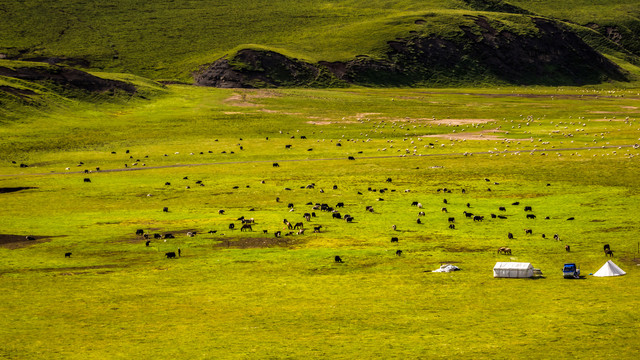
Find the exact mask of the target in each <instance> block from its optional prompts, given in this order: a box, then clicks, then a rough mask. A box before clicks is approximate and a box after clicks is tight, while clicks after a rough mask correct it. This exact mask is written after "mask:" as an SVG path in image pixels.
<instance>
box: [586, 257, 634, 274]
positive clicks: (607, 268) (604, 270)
mask: <svg viewBox="0 0 640 360" xmlns="http://www.w3.org/2000/svg"><path fill="white" fill-rule="evenodd" d="M624 274H626V272H624V271H623V270H622V269H620V268H619V267H618V265H616V264H614V263H613V261H611V260H609V261H607V262H606V263H604V265H602V267H601V268H600V270H598V271H596V273H595V274H593V276H598V277H603V276H621V275H624Z"/></svg>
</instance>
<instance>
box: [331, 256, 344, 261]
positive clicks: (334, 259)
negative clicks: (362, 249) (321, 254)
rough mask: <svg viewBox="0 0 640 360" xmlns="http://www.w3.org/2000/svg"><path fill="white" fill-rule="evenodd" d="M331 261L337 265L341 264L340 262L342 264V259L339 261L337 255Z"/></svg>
mask: <svg viewBox="0 0 640 360" xmlns="http://www.w3.org/2000/svg"><path fill="white" fill-rule="evenodd" d="M333 261H335V262H337V263H342V262H344V261H342V259H341V258H340V256H338V255H336V256H335V257H334V258H333Z"/></svg>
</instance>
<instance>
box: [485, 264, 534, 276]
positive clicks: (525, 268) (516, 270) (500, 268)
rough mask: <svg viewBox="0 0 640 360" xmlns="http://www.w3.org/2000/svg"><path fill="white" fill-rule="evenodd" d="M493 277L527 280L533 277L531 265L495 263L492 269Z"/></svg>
mask: <svg viewBox="0 0 640 360" xmlns="http://www.w3.org/2000/svg"><path fill="white" fill-rule="evenodd" d="M493 277H500V278H528V277H533V265H531V263H521V262H497V263H496V266H494V267H493Z"/></svg>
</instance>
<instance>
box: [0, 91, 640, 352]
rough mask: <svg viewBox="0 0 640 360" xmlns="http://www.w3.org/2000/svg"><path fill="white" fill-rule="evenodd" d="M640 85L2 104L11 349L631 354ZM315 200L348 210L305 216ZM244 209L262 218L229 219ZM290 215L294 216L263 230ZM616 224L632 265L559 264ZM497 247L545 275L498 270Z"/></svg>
mask: <svg viewBox="0 0 640 360" xmlns="http://www.w3.org/2000/svg"><path fill="white" fill-rule="evenodd" d="M639 100H640V95H639V94H638V93H637V90H629V89H627V90H613V89H607V90H597V89H586V88H584V89H570V88H557V89H555V88H554V89H550V88H504V89H452V90H447V89H438V90H430V89H406V90H399V89H393V90H392V89H378V90H373V89H359V88H351V89H341V90H293V89H291V90H223V89H208V88H199V87H190V86H179V85H172V86H168V87H166V88H164V89H155V90H154V92H153V95H152V96H149V97H148V98H147V99H141V98H134V99H131V101H130V102H128V103H121V102H113V103H103V102H101V103H97V102H90V101H89V102H87V101H78V102H76V103H73V104H67V105H65V106H61V107H59V108H56V109H52V110H51V111H50V113H49V114H44V115H43V114H35V115H29V116H26V117H25V118H23V119H21V120H20V121H10V122H5V124H4V125H3V127H2V128H0V139H1V140H0V158H2V159H3V161H2V163H1V164H0V188H2V189H6V188H14V187H25V188H30V189H24V190H22V191H15V192H7V193H0V198H1V199H2V208H1V209H0V234H5V235H6V234H11V235H20V236H26V235H33V236H36V237H37V238H38V240H36V241H32V242H14V243H6V244H3V245H2V246H1V247H0V285H1V286H2V288H3V291H2V292H1V293H0V313H2V314H3V316H2V317H0V336H1V337H2V339H3V342H2V345H0V357H2V358H8V359H14V358H16V359H17V358H29V359H38V358H47V359H55V358H66V359H72V358H78V359H105V358H131V357H132V356H136V355H137V356H140V357H143V358H169V357H171V358H202V359H207V358H451V357H462V358H492V359H495V358H552V357H553V358H558V357H561V358H611V357H615V358H620V359H635V358H637V356H638V354H639V351H640V343H639V342H638V340H637V335H638V333H639V332H640V326H639V325H638V323H639V322H638V320H640V319H639V316H638V312H637V308H638V306H639V305H640V300H638V299H639V296H638V295H639V292H638V285H639V284H640V280H638V279H639V278H640V277H639V275H640V272H639V271H638V266H637V265H638V263H639V261H638V258H640V255H639V254H638V235H639V232H638V230H637V229H638V219H637V217H636V216H635V215H636V214H637V213H638V212H639V210H640V206H639V205H638V204H640V202H639V201H638V200H639V199H638V196H639V195H640V194H639V193H638V189H639V188H640V176H639V175H640V174H639V173H638V172H639V170H638V169H639V167H638V161H639V159H640V158H639V157H638V155H639V150H638V149H636V148H634V147H633V146H631V145H634V144H635V143H636V142H638V138H640V126H639V123H638V121H637V116H638V112H639V111H640V110H639V108H638V103H639ZM302 136H305V137H306V139H303V138H302ZM338 144H340V145H341V146H338ZM285 145H291V148H290V149H287V148H286V147H285ZM127 150H129V152H128V153H127V152H126V151H127ZM113 152H115V153H113ZM349 156H353V157H354V158H355V160H348V157H349ZM11 161H15V162H16V163H15V164H14V163H12V162H11ZM274 162H277V163H279V165H280V166H279V167H274V166H273V163H274ZM21 163H23V164H26V165H28V167H26V168H24V167H23V168H20V167H19V164H21ZM136 163H137V165H134V164H136ZM125 164H126V167H125ZM98 167H99V168H100V171H95V169H96V168H98ZM67 168H68V170H66V169H67ZM85 169H86V170H90V171H91V172H90V173H88V174H86V173H84V170H85ZM185 177H187V178H186V179H185ZM84 178H90V179H91V182H90V183H86V182H84V181H83V179H84ZM388 178H391V182H387V179H388ZM197 180H201V181H202V183H203V184H204V186H199V185H198V184H197V183H196V181H197ZM167 182H168V183H170V185H165V183H167ZM310 184H314V185H315V186H314V187H313V188H307V186H308V185H310ZM334 186H335V187H336V188H335V189H334ZM187 187H189V188H187ZM236 187H237V188H236ZM369 188H371V190H369ZM443 188H447V189H450V190H451V193H444V192H443V191H442V190H440V191H439V189H443ZM374 189H375V191H373V190H374ZM381 189H382V190H384V191H383V192H381V191H380V190H381ZM462 189H465V193H462ZM277 198H278V199H279V201H276V199H277ZM445 199H446V200H447V204H444V200H445ZM413 201H419V202H421V203H422V204H423V208H422V209H421V210H422V211H424V212H425V216H422V217H420V219H421V221H422V224H418V223H417V221H416V220H417V219H418V218H419V217H418V212H419V211H420V209H418V208H416V207H412V206H411V203H412V202H413ZM309 202H311V203H314V204H315V203H327V204H329V205H331V206H333V205H335V204H337V203H338V202H344V204H345V207H344V208H340V209H339V211H340V213H342V214H343V215H344V214H350V215H352V216H353V217H354V222H353V223H347V222H345V221H344V220H337V219H332V217H331V215H330V214H329V213H326V212H322V211H319V210H315V213H316V214H317V217H314V218H312V220H311V221H310V222H306V221H304V219H303V218H302V214H303V213H305V212H311V211H314V210H312V208H311V207H312V206H311V205H307V204H308V203H309ZM514 202H519V203H520V205H512V204H513V203H514ZM289 203H292V204H294V208H293V211H290V209H289V208H288V206H287V205H288V204H289ZM467 203H468V204H469V205H470V207H467V205H466V204H467ZM367 205H371V206H373V208H374V210H375V211H374V212H373V213H371V212H368V211H366V210H365V207H366V206H367ZM165 206H166V207H168V208H169V212H163V211H162V208H163V207H165ZM500 206H505V207H506V211H504V212H500V211H499V210H498V208H499V207H500ZM524 206H532V207H533V213H534V214H536V215H537V218H536V219H534V220H532V219H526V218H525V212H524V209H523V208H524ZM442 207H447V209H448V213H443V212H442V211H441V208H442ZM220 209H224V210H225V214H224V215H221V214H219V213H218V210H220ZM252 210H253V211H252ZM463 211H470V212H473V213H475V214H479V215H484V216H485V220H484V221H482V222H474V221H472V220H470V219H466V218H465V217H464V215H463ZM492 213H493V214H498V215H505V216H507V219H493V218H491V216H490V214H492ZM240 216H246V217H247V218H255V220H256V224H255V225H254V226H253V230H254V231H253V232H240V231H239V230H237V229H236V230H229V229H228V225H229V224H230V223H234V224H235V225H236V227H239V224H240V222H239V221H237V218H238V217H240ZM448 217H455V224H456V229H455V230H451V229H449V228H448V222H447V218H448ZM545 217H549V219H545ZM570 217H573V218H575V219H574V220H572V221H569V220H567V219H568V218H570ZM285 218H286V219H289V220H290V221H291V222H294V223H295V222H299V221H303V222H304V223H305V227H306V228H307V231H306V233H305V234H304V235H295V234H294V235H291V236H283V237H282V238H275V237H274V236H273V233H274V232H275V231H278V230H281V231H284V232H286V231H287V230H283V219H285ZM317 225H322V230H321V232H320V233H317V234H316V233H313V232H312V227H313V226H317ZM392 225H396V226H397V230H395V231H394V230H393V229H392ZM528 228H530V229H532V230H533V235H528V236H527V235H525V232H524V229H528ZM136 229H144V230H145V231H146V232H148V233H150V234H153V233H161V234H164V233H173V234H174V235H175V236H176V238H175V239H166V241H165V239H159V240H156V239H151V243H150V246H149V247H146V246H145V244H144V242H145V240H144V239H143V238H142V237H140V236H136V235H135V231H136ZM209 230H214V231H216V233H208V231H209ZM263 230H267V234H264V233H263ZM188 231H197V232H198V235H196V236H195V237H187V236H186V233H187V232H188ZM508 232H511V233H513V234H514V235H515V237H514V239H513V240H508V239H507V233H508ZM542 234H545V235H546V238H543V237H542ZM553 234H558V235H559V236H560V239H561V241H559V242H556V241H554V240H553V239H552V236H553ZM392 236H398V237H399V242H398V243H397V244H395V243H393V244H392V243H390V238H391V237H392ZM606 243H608V244H610V245H611V247H612V249H613V250H614V251H615V257H614V259H613V260H614V261H615V262H616V263H617V264H618V265H619V266H621V267H622V268H623V269H624V270H625V271H627V275H626V276H623V277H619V278H594V277H591V276H588V275H587V276H585V278H584V279H581V280H575V281H571V280H564V279H563V278H562V276H561V272H560V269H561V267H562V265H563V263H565V262H577V263H578V264H579V265H580V266H581V268H582V271H583V274H585V275H586V274H589V273H592V272H595V271H596V270H598V269H599V267H600V266H602V265H603V264H604V262H605V261H606V260H607V258H605V256H604V254H603V252H602V246H603V244H606ZM564 245H570V246H571V252H566V251H565V249H564ZM500 246H509V247H511V248H512V249H513V255H512V256H511V257H509V256H505V255H497V254H496V249H497V248H498V247H500ZM178 248H180V249H181V251H182V256H181V257H180V258H178V259H175V260H169V259H166V258H165V257H164V253H165V252H168V251H176V250H177V249H178ZM398 249H401V250H403V253H402V255H401V256H396V255H395V252H396V250H398ZM65 252H72V256H71V258H65V257H64V253H65ZM335 255H340V256H341V257H342V259H343V260H344V263H342V264H337V263H334V261H333V258H334V256H335ZM496 261H525V262H532V263H533V264H534V266H535V267H536V268H540V269H541V270H542V272H543V274H544V278H540V279H537V280H528V279H527V280H516V279H494V278H493V277H492V267H493V265H494V264H495V262H496ZM441 263H453V264H455V265H457V266H459V267H460V268H461V269H462V270H461V271H459V272H455V273H451V274H438V273H431V272H429V270H434V269H436V268H438V267H439V266H440V264H441Z"/></svg>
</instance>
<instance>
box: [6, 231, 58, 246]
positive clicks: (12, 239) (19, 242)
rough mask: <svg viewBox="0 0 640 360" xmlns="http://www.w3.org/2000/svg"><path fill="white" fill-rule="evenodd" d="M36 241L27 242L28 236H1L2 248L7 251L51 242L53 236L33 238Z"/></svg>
mask: <svg viewBox="0 0 640 360" xmlns="http://www.w3.org/2000/svg"><path fill="white" fill-rule="evenodd" d="M31 237H33V238H34V239H35V240H27V236H26V235H7V234H0V247H3V248H7V249H19V248H23V247H27V246H31V245H36V244H41V243H43V242H48V241H51V236H31Z"/></svg>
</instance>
